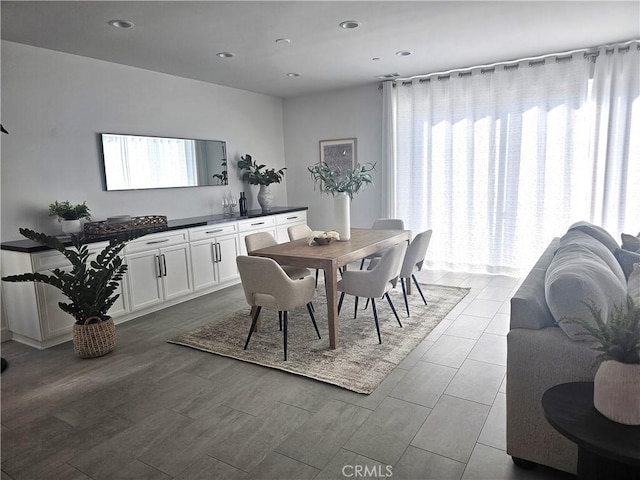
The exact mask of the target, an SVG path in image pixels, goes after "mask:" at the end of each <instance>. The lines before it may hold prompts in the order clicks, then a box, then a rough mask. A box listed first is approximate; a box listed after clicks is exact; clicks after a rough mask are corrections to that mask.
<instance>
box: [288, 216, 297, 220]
mask: <svg viewBox="0 0 640 480" xmlns="http://www.w3.org/2000/svg"><path fill="white" fill-rule="evenodd" d="M296 218H298V216H297V215H295V216H293V217H287V220H295V219H296Z"/></svg>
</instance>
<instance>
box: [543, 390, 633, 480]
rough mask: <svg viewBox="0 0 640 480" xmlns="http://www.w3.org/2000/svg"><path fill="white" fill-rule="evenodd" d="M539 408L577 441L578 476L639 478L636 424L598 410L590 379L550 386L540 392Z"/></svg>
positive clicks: (548, 418)
mask: <svg viewBox="0 0 640 480" xmlns="http://www.w3.org/2000/svg"><path fill="white" fill-rule="evenodd" d="M638 401H640V399H638ZM542 408H543V409H544V415H545V417H546V419H547V421H548V422H549V423H550V424H551V426H552V427H553V428H555V429H556V430H557V431H558V432H560V433H561V434H562V435H564V436H565V437H566V438H568V439H569V440H571V441H572V442H574V443H576V444H577V445H578V468H577V470H578V471H577V473H578V479H580V480H583V479H609V478H610V479H616V480H620V479H630V480H631V479H633V480H638V479H640V426H629V425H623V424H621V423H616V422H613V421H611V420H609V419H608V418H606V417H604V416H603V415H602V414H601V413H600V412H598V411H597V410H596V408H595V407H594V406H593V382H573V383H563V384H560V385H556V386H555V387H551V388H550V389H549V390H547V391H546V392H545V393H544V395H543V396H542Z"/></svg>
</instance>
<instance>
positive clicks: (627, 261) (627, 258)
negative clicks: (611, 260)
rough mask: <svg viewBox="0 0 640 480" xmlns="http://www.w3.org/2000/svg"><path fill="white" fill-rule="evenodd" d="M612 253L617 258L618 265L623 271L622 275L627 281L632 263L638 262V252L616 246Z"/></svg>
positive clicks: (631, 269) (639, 257) (639, 259)
mask: <svg viewBox="0 0 640 480" xmlns="http://www.w3.org/2000/svg"><path fill="white" fill-rule="evenodd" d="M613 255H614V257H616V259H617V260H618V263H619V264H620V266H621V267H622V271H623V272H624V276H625V277H626V279H627V281H628V280H629V275H631V272H632V271H633V264H634V263H640V253H639V252H630V251H629V250H623V249H621V248H616V251H615V252H613Z"/></svg>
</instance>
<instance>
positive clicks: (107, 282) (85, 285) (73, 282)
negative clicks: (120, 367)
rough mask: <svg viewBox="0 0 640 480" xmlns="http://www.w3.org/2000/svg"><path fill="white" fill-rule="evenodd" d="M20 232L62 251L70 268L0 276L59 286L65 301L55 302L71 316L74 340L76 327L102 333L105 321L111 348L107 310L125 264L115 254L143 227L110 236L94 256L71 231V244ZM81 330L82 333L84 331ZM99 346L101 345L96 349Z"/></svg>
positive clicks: (27, 230) (137, 234) (114, 294)
mask: <svg viewBox="0 0 640 480" xmlns="http://www.w3.org/2000/svg"><path fill="white" fill-rule="evenodd" d="M20 233H21V234H22V235H23V236H25V237H26V238H28V239H30V240H33V241H35V242H38V243H40V244H42V245H46V246H47V247H49V248H52V249H54V250H57V251H59V252H60V253H62V254H63V255H64V256H65V257H66V259H67V260H68V261H69V262H70V263H71V269H70V270H69V269H68V268H65V269H60V268H54V269H53V270H51V273H50V274H45V273H41V272H36V273H23V274H20V275H9V276H6V277H3V278H2V280H4V281H6V282H40V283H46V284H48V285H51V286H53V287H55V288H57V289H59V290H60V291H61V292H62V294H63V295H64V296H65V297H67V299H68V300H69V301H68V302H59V303H58V306H59V307H60V309H61V310H62V311H64V312H66V313H68V314H69V315H71V316H72V317H73V318H74V319H75V324H74V343H75V342H76V333H77V331H78V332H80V333H82V331H83V329H82V328H80V327H91V328H90V330H91V331H98V332H102V334H104V329H105V328H106V327H105V325H101V324H104V323H107V322H109V325H110V326H109V327H108V328H109V330H110V331H112V334H111V336H112V337H113V345H111V349H113V346H115V327H112V325H113V320H112V319H111V317H109V314H108V312H109V309H110V308H111V307H112V305H113V304H114V303H115V301H116V300H117V299H118V297H119V296H120V294H119V293H116V290H117V289H118V287H119V285H120V281H121V280H122V277H123V276H124V274H125V272H126V271H127V265H126V264H125V263H124V262H123V259H122V257H121V256H120V255H119V254H120V252H121V251H122V249H123V248H124V247H125V245H126V243H127V242H128V241H130V240H133V239H134V238H137V237H140V236H142V235H145V234H146V233H147V231H146V230H135V231H130V232H125V233H122V234H120V235H119V236H118V237H116V238H114V239H111V240H110V241H109V244H108V245H107V246H106V247H104V248H103V249H102V251H100V252H99V253H98V254H97V255H96V256H95V258H91V257H92V255H90V253H89V248H88V246H87V244H86V243H84V242H83V238H82V237H78V236H75V235H72V236H71V238H72V247H69V248H67V247H65V245H64V244H63V243H62V242H60V240H58V238H56V237H54V236H51V235H46V234H44V233H38V232H35V231H33V230H30V229H27V228H21V229H20ZM94 325H95V326H94ZM82 334H83V335H84V333H82ZM92 342H93V343H96V344H101V343H104V342H103V341H102V340H101V339H97V340H96V341H95V342H94V340H93V339H88V340H87V343H88V344H92ZM75 346H76V353H78V354H79V356H82V357H89V356H99V355H90V354H88V355H84V354H80V353H79V352H78V348H77V345H75ZM102 350H104V349H101V350H100V351H102ZM108 351H110V349H109V350H108ZM108 351H102V353H100V355H104V354H105V353H108Z"/></svg>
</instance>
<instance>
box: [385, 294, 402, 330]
mask: <svg viewBox="0 0 640 480" xmlns="http://www.w3.org/2000/svg"><path fill="white" fill-rule="evenodd" d="M384 296H385V297H386V298H387V302H389V306H390V307H391V311H392V312H393V314H394V315H395V316H396V320H397V321H398V325H400V327H401V328H402V324H401V323H400V318H398V313H397V312H396V308H395V307H394V306H393V302H392V301H391V297H390V296H389V292H387V293H385V294H384Z"/></svg>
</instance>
